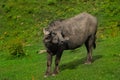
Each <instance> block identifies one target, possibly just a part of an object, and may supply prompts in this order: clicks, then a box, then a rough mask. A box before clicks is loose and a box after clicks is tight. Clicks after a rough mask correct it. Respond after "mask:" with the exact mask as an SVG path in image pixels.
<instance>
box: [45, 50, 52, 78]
mask: <svg viewBox="0 0 120 80" xmlns="http://www.w3.org/2000/svg"><path fill="white" fill-rule="evenodd" d="M51 64H52V55H51V54H50V53H49V52H48V54H47V70H46V73H45V76H44V77H47V76H49V75H51Z"/></svg>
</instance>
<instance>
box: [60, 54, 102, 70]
mask: <svg viewBox="0 0 120 80" xmlns="http://www.w3.org/2000/svg"><path fill="white" fill-rule="evenodd" d="M100 58H102V55H96V56H93V61H92V62H95V61H96V60H98V59H100ZM85 60H86V57H85V58H82V59H76V60H74V61H71V62H68V63H65V64H62V65H61V66H60V69H61V70H65V69H76V68H77V67H78V66H79V65H80V64H84V63H85Z"/></svg>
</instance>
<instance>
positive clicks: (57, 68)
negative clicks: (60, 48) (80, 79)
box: [52, 52, 62, 76]
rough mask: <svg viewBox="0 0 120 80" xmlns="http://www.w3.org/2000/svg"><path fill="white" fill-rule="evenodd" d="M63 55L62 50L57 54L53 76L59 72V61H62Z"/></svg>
mask: <svg viewBox="0 0 120 80" xmlns="http://www.w3.org/2000/svg"><path fill="white" fill-rule="evenodd" d="M61 56H62V52H58V53H57V54H56V59H55V69H54V71H53V74H52V75H53V76H55V75H56V74H58V73H59V63H60V59H61Z"/></svg>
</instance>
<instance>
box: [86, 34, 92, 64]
mask: <svg viewBox="0 0 120 80" xmlns="http://www.w3.org/2000/svg"><path fill="white" fill-rule="evenodd" d="M93 42H94V37H93V36H90V37H89V38H88V40H87V41H86V42H85V46H86V49H87V60H86V62H85V64H91V62H92V48H93V46H94V45H93Z"/></svg>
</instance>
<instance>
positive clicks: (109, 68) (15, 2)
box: [0, 0, 120, 80]
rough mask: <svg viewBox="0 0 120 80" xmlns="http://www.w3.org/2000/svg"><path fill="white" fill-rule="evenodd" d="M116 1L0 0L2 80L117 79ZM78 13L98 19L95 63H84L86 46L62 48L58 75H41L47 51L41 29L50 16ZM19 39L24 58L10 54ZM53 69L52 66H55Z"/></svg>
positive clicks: (119, 50) (118, 8)
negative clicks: (63, 50)
mask: <svg viewBox="0 0 120 80" xmlns="http://www.w3.org/2000/svg"><path fill="white" fill-rule="evenodd" d="M119 3H120V0H114V1H113V0H102V1H100V0H0V80H120V77H119V74H120V45H119V44H120V42H119V40H120V37H119V36H120V20H119V19H120V12H119V11H120V6H119ZM81 12H88V13H90V14H93V15H94V16H96V17H97V19H98V32H97V48H96V49H95V50H94V51H93V61H94V62H93V63H92V64H91V65H85V64H84V61H85V59H86V49H85V48H84V46H83V47H81V48H79V49H76V50H74V51H65V52H64V54H63V56H62V60H61V63H60V73H59V74H58V75H57V76H55V77H51V76H50V77H48V78H46V79H45V78H44V77H43V76H44V72H45V70H46V54H41V55H39V54H37V51H39V50H41V49H45V48H44V46H43V42H42V38H43V33H42V30H43V28H44V27H46V26H47V25H48V23H50V22H51V21H53V20H56V19H66V18H69V17H72V16H75V15H76V14H79V13H81ZM17 39H20V40H21V41H22V44H24V50H25V54H26V56H24V57H20V58H13V57H10V56H9V53H8V47H9V46H10V45H9V44H13V43H14V40H15V41H17ZM53 67H54V64H53Z"/></svg>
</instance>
